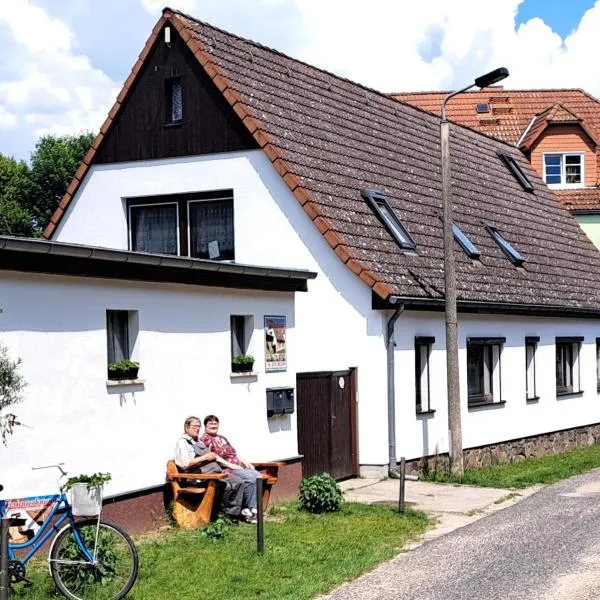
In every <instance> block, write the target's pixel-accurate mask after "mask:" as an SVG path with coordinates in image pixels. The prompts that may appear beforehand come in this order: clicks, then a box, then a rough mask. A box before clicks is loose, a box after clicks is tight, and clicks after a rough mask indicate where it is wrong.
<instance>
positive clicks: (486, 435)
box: [55, 151, 600, 465]
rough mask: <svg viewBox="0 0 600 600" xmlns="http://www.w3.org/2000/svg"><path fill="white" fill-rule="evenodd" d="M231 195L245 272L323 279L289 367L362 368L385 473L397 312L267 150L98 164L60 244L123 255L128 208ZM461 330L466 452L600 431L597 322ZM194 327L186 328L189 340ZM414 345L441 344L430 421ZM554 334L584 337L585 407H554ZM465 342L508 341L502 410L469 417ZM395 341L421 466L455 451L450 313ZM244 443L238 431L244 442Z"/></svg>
mask: <svg viewBox="0 0 600 600" xmlns="http://www.w3.org/2000/svg"><path fill="white" fill-rule="evenodd" d="M224 188H227V189H233V192H234V219H235V224H234V225H235V250H236V261H237V262H239V263H248V264H257V265H270V266H280V267H286V268H291V267H295V268H301V269H309V270H313V271H316V272H317V273H318V277H317V279H316V280H313V281H309V283H308V288H309V292H308V293H306V294H305V293H301V294H296V303H295V333H294V336H295V337H294V341H293V343H292V342H291V343H290V344H289V345H288V352H289V357H290V360H292V359H293V360H294V366H295V371H296V372H305V371H328V370H342V369H346V368H349V367H358V400H359V402H358V424H359V460H360V462H361V464H380V465H381V464H386V463H387V460H388V439H387V385H386V352H385V341H384V331H385V328H386V322H387V319H388V318H389V316H390V315H391V314H392V313H391V311H389V312H387V311H386V312H378V311H373V310H372V309H371V290H370V289H369V288H368V287H367V286H366V285H364V284H363V283H362V282H361V281H360V280H359V279H358V278H357V277H356V276H355V275H354V274H353V273H351V272H350V270H349V269H348V268H347V267H345V266H344V265H343V264H342V263H341V261H340V260H339V259H338V258H337V256H336V255H335V254H334V252H333V251H332V250H331V249H330V247H329V246H328V245H327V243H326V242H325V240H324V239H323V237H322V235H321V234H320V233H319V231H318V230H317V229H316V227H315V226H314V225H313V224H312V223H311V222H310V219H309V218H308V217H307V215H306V214H305V213H304V210H303V209H302V207H301V206H300V205H299V203H298V202H297V201H296V199H295V198H294V196H293V195H292V194H291V193H290V191H289V189H288V188H287V186H286V185H285V183H284V182H283V181H282V180H281V177H280V176H279V175H278V173H277V172H276V171H275V170H274V169H273V167H272V165H271V164H270V162H269V160H268V159H267V158H266V157H265V156H264V154H263V153H262V151H251V152H239V153H230V154H225V155H212V156H202V157H188V158H183V159H172V160H159V161H146V162H143V161H141V162H135V163H123V164H113V165H101V166H95V167H93V168H92V169H91V170H90V173H89V174H88V175H87V177H86V180H85V182H84V185H82V186H81V188H80V190H79V191H78V194H77V196H76V198H75V201H74V202H73V203H72V204H71V206H70V208H69V210H68V212H67V216H66V218H65V219H63V222H62V223H61V225H60V227H59V228H58V230H57V233H56V235H55V239H56V240H58V241H65V242H75V243H85V244H91V245H97V246H106V247H112V248H121V249H125V248H127V229H126V215H125V199H126V198H133V197H140V196H146V195H160V194H174V193H185V192H194V191H208V190H215V189H224ZM358 194H359V190H357V196H358ZM459 320H460V324H459V336H460V338H459V339H460V361H461V363H460V368H461V378H462V387H461V393H462V404H463V410H462V415H463V437H464V446H465V447H469V446H477V445H482V444H486V443H491V442H495V441H499V440H502V439H512V438H515V437H520V436H524V435H534V434H538V433H542V432H545V431H552V430H556V429H564V428H567V427H574V426H578V425H583V424H588V423H593V422H599V421H600V410H599V409H598V408H597V406H596V404H597V401H598V398H597V394H596V384H595V372H596V371H595V337H596V335H600V334H599V333H598V332H597V330H599V328H598V323H597V322H594V321H591V320H575V319H564V320H561V319H550V318H539V319H529V318H514V317H503V316H499V317H493V316H475V315H472V316H469V315H461V316H460V319H459ZM185 327H186V325H182V329H183V330H185ZM182 335H183V334H182ZM190 335H191V334H190ZM415 335H433V336H435V338H436V343H435V345H434V348H433V352H432V356H431V365H432V366H431V369H432V371H431V373H432V378H431V381H432V407H433V408H434V409H435V410H436V412H435V415H433V416H431V417H417V416H416V415H415V408H414V336H415ZM527 335H534V336H535V335H538V336H540V338H541V340H540V343H539V345H538V352H537V361H538V393H539V395H540V397H541V398H540V400H539V402H538V403H537V404H527V403H526V402H525V391H524V385H525V375H524V364H525V358H524V354H525V350H524V346H523V343H524V337H525V336H527ZM557 335H569V336H572V335H584V336H585V337H586V342H585V343H584V345H583V350H582V373H584V375H585V379H584V382H583V385H584V389H585V393H584V395H583V396H582V397H581V398H576V397H570V398H563V399H561V400H557V399H556V395H555V393H554V368H555V365H554V338H555V336H557ZM468 336H501V337H506V339H507V341H506V344H505V345H504V349H503V352H502V378H503V379H502V386H503V396H504V397H505V398H504V399H505V400H506V404H505V405H504V406H503V407H494V408H492V409H479V410H476V411H475V410H471V411H469V410H468V409H467V396H466V352H465V343H466V337H468ZM184 337H185V336H184ZM396 339H397V349H396V390H397V407H396V418H397V423H396V425H397V455H398V456H401V455H404V456H406V457H407V458H412V457H416V456H420V455H422V454H431V453H433V452H435V451H436V449H437V450H438V451H440V452H443V451H446V450H447V437H448V436H447V411H446V391H445V355H444V327H443V313H429V314H427V313H413V312H411V311H406V312H405V313H404V314H403V315H402V316H401V317H400V319H399V320H398V322H397V324H396ZM288 374H290V373H288ZM269 377H270V376H269ZM292 384H293V383H292ZM269 385H270V384H269ZM273 385H275V384H273ZM203 386H204V381H202V382H199V384H198V387H199V388H202V387H203ZM161 392H162V393H163V394H166V395H168V394H169V386H168V385H166V384H165V387H164V388H163V389H162V390H161ZM246 408H248V405H247V406H246ZM261 410H262V409H261ZM221 412H222V411H221ZM259 412H261V411H259ZM248 414H250V413H248ZM261 414H262V412H261ZM178 418H179V417H178ZM261 418H262V417H261ZM240 423H245V422H244V421H240ZM290 424H291V426H292V430H291V431H290V432H289V437H290V438H293V439H294V440H295V436H296V431H295V421H294V420H291V422H290ZM237 435H238V434H237V431H236V439H237Z"/></svg>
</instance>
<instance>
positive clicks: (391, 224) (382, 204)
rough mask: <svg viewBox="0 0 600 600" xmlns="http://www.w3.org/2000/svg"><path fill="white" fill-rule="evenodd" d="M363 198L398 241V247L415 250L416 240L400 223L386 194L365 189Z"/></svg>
mask: <svg viewBox="0 0 600 600" xmlns="http://www.w3.org/2000/svg"><path fill="white" fill-rule="evenodd" d="M361 196H362V197H363V198H364V199H365V200H366V201H367V202H368V203H369V206H370V207H371V208H372V209H373V211H374V212H375V214H376V215H377V217H378V218H379V220H380V221H381V222H382V223H383V224H384V225H385V227H386V229H387V230H388V231H389V232H390V234H391V235H392V237H393V238H394V239H395V240H396V243H397V244H398V246H400V248H402V249H403V250H414V249H415V242H414V240H413V239H412V238H411V237H410V234H409V233H408V231H406V229H405V228H404V227H403V225H402V223H400V220H399V219H398V217H397V216H396V214H395V213H394V211H393V209H392V207H391V206H390V205H389V203H388V201H387V199H386V197H385V195H384V193H383V192H380V191H379V190H371V189H364V190H362V191H361Z"/></svg>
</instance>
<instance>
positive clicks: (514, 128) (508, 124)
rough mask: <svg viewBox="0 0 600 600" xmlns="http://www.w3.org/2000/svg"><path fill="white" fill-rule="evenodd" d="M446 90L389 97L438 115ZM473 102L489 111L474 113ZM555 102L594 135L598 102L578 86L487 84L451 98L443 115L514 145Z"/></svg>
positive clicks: (598, 129) (599, 118)
mask: <svg viewBox="0 0 600 600" xmlns="http://www.w3.org/2000/svg"><path fill="white" fill-rule="evenodd" d="M449 93H450V92H407V93H395V94H391V96H392V97H393V98H396V99H397V100H401V101H403V102H408V103H410V104H412V105H413V106H418V107H419V108H422V109H423V110H426V111H428V112H432V113H434V114H436V115H439V114H440V108H441V106H442V102H443V100H444V98H445V97H446V96H447V95H448V94H449ZM476 104H489V105H490V110H491V112H490V113H483V114H479V113H477V111H476V110H475V105H476ZM555 105H561V106H562V107H563V108H565V109H567V110H568V111H569V112H571V113H572V114H573V115H575V118H576V119H580V120H581V121H583V122H584V123H585V124H586V127H588V129H589V130H590V132H592V134H593V135H594V136H595V137H597V136H598V134H599V133H600V102H599V101H598V100H597V99H596V98H594V97H593V96H591V95H590V94H588V93H587V92H585V91H584V90H579V89H540V90H505V89H504V88H502V87H489V88H484V89H482V90H479V91H470V92H465V93H463V94H460V95H459V96H456V97H454V98H452V100H450V102H449V103H448V104H447V105H446V114H447V116H448V119H450V120H452V121H456V122H457V123H461V124H462V125H466V126H467V127H472V128H473V129H476V130H477V131H481V132H482V133H488V134H490V135H493V136H494V137H497V138H499V139H501V140H504V141H505V142H508V143H509V144H516V143H517V142H518V141H519V138H520V137H521V135H522V134H523V132H524V131H525V130H526V128H527V126H528V125H529V123H530V121H531V119H532V118H533V117H534V116H536V115H540V114H541V113H543V112H544V111H546V110H548V109H549V108H551V107H553V106H555Z"/></svg>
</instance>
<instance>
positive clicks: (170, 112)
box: [165, 77, 183, 123]
mask: <svg viewBox="0 0 600 600" xmlns="http://www.w3.org/2000/svg"><path fill="white" fill-rule="evenodd" d="M165 87H166V89H165V94H166V100H167V102H166V105H167V115H166V118H167V123H179V122H180V121H182V120H183V84H182V82H181V77H171V78H170V79H167V81H166V86H165Z"/></svg>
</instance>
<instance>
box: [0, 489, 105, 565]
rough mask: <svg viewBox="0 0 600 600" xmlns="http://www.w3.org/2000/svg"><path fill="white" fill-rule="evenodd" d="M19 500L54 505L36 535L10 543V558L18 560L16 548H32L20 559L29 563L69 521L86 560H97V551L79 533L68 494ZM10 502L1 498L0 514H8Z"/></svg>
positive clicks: (92, 561)
mask: <svg viewBox="0 0 600 600" xmlns="http://www.w3.org/2000/svg"><path fill="white" fill-rule="evenodd" d="M18 500H20V501H22V502H35V501H38V502H39V503H41V502H44V503H47V504H50V503H52V504H53V506H52V508H51V510H50V512H49V513H48V514H47V516H46V518H45V519H44V521H43V523H42V524H41V525H40V528H39V529H38V531H37V532H36V533H35V535H34V536H33V537H32V538H31V539H30V540H27V541H26V542H23V543H21V544H9V545H8V558H9V560H17V558H16V555H15V551H16V550H27V549H28V548H31V549H30V550H29V551H28V552H26V553H25V555H24V556H23V558H21V559H20V562H21V563H22V564H24V565H25V564H27V562H28V561H29V560H30V559H31V558H32V557H33V556H34V555H35V553H36V552H37V551H38V550H39V549H40V548H41V547H42V546H43V545H44V544H45V543H46V542H47V541H48V540H49V539H50V538H51V537H52V536H54V535H55V534H56V533H58V531H60V529H61V528H62V527H63V524H64V523H65V522H66V521H68V525H69V526H70V527H71V530H72V531H73V534H74V536H75V539H76V541H77V545H78V546H79V548H80V549H81V551H82V552H83V555H84V556H85V558H86V560H87V561H88V562H89V563H90V564H93V563H94V562H95V556H94V555H95V553H96V551H95V549H94V554H92V553H90V551H89V550H88V549H87V547H86V545H85V543H84V541H83V540H82V539H81V536H80V535H79V531H78V529H77V527H75V524H76V521H75V518H74V517H73V512H72V510H71V505H70V504H69V500H68V498H67V496H66V494H54V495H52V496H32V497H28V498H19V499H18ZM18 500H17V501H18ZM8 502H11V501H7V500H0V515H2V516H3V515H5V514H6V512H7V507H8ZM62 511H64V512H63V513H62V514H61V515H60V516H59V517H58V518H57V519H56V520H54V517H55V516H56V515H57V514H58V513H59V512H62ZM99 520H100V517H99V516H98V521H99Z"/></svg>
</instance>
